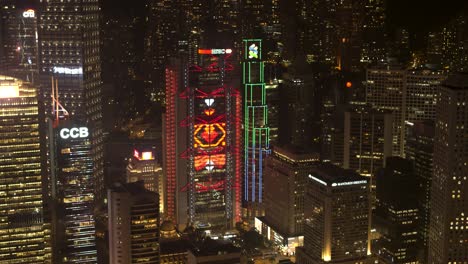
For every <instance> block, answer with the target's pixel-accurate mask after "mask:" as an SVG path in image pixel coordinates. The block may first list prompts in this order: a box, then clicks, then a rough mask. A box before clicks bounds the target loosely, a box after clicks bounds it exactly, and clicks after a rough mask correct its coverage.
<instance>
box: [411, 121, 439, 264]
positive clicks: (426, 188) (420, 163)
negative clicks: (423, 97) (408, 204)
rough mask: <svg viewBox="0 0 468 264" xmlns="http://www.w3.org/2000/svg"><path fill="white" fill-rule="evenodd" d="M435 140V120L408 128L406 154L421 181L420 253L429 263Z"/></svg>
mask: <svg viewBox="0 0 468 264" xmlns="http://www.w3.org/2000/svg"><path fill="white" fill-rule="evenodd" d="M434 140H435V139H434V121H426V122H415V123H414V124H413V125H412V126H410V127H409V129H408V134H407V137H406V146H405V154H406V158H407V159H410V160H412V161H413V166H414V174H415V175H416V177H417V181H418V183H419V186H418V190H417V194H418V199H417V200H418V205H419V207H418V210H419V217H420V222H419V223H420V224H419V229H418V235H419V241H421V250H422V253H421V254H418V255H419V257H420V261H421V263H427V242H428V239H429V237H428V234H429V221H430V210H431V185H432V174H433V165H434V161H433V153H434Z"/></svg>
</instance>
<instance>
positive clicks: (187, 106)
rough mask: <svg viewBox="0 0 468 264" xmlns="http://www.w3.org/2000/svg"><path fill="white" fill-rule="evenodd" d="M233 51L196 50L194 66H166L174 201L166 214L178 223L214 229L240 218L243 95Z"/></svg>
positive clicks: (169, 182)
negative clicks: (197, 56)
mask: <svg viewBox="0 0 468 264" xmlns="http://www.w3.org/2000/svg"><path fill="white" fill-rule="evenodd" d="M232 53H233V51H232V50H231V49H200V50H198V54H199V56H200V60H199V61H200V64H199V65H187V64H184V63H180V62H179V63H175V64H174V65H175V66H174V67H169V68H168V69H167V70H166V114H165V118H164V122H165V124H164V127H165V128H164V130H165V131H164V134H165V136H164V140H165V141H164V142H165V145H166V146H165V149H164V151H165V155H166V159H165V161H164V164H165V170H166V178H167V179H166V183H167V185H166V186H167V187H166V188H167V193H168V196H169V195H170V194H169V193H173V195H174V200H175V201H174V205H175V206H174V207H173V209H171V208H169V204H170V203H171V199H172V198H170V197H168V198H167V200H168V207H167V212H168V215H170V214H171V212H173V214H174V216H175V217H173V218H174V219H176V221H177V222H178V224H179V225H181V224H185V223H181V221H186V223H188V224H193V225H194V226H195V227H199V228H207V229H214V230H216V229H218V230H219V229H225V228H231V227H232V226H233V224H234V222H236V221H240V215H241V194H240V185H241V178H240V177H241V172H242V161H241V148H240V147H241V146H242V142H241V136H242V130H241V123H240V122H241V121H240V120H241V115H242V112H241V111H242V109H241V104H242V99H241V96H240V94H239V91H238V88H237V87H236V84H237V83H238V79H236V78H234V76H235V74H234V66H233V64H232V62H231V56H232ZM181 87H183V89H181ZM179 91H181V92H179ZM176 95H177V96H176ZM182 113H184V114H185V117H184V118H179V116H180V115H181V114H182ZM179 120H180V121H179ZM182 146H184V147H185V149H184V150H183V151H181V147H182ZM185 202H186V206H185V207H184V204H185ZM184 209H185V214H186V215H185V216H184Z"/></svg>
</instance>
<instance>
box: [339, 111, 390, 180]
mask: <svg viewBox="0 0 468 264" xmlns="http://www.w3.org/2000/svg"><path fill="white" fill-rule="evenodd" d="M392 128H393V115H392V113H390V112H385V111H379V110H375V109H372V108H371V107H368V106H356V107H353V109H350V110H348V111H346V112H345V113H344V140H343V143H344V149H343V168H345V169H352V170H354V171H356V172H357V173H359V174H361V175H363V176H367V177H371V176H374V175H375V173H376V172H377V170H379V169H381V168H383V167H384V164H385V158H387V157H390V156H392V146H393V145H392Z"/></svg>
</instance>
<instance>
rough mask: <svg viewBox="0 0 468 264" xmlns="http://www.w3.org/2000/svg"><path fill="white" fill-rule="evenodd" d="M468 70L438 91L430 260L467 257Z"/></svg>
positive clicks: (453, 261) (453, 260)
mask: <svg viewBox="0 0 468 264" xmlns="http://www.w3.org/2000/svg"><path fill="white" fill-rule="evenodd" d="M467 128H468V74H466V73H465V74H457V75H453V76H450V77H448V78H447V80H446V81H445V82H443V83H442V84H441V86H440V87H439V91H438V94H437V106H436V119H435V137H434V138H435V141H434V156H433V157H434V166H433V176H432V187H431V202H430V204H431V213H430V215H431V217H430V223H429V244H428V253H429V256H428V263H430V264H436V263H437V264H438V263H460V262H465V261H466V260H467V259H468V247H467V241H468V229H467V228H466V226H467V222H468V180H467V175H468V137H467V134H466V133H467Z"/></svg>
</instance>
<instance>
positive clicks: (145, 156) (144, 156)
mask: <svg viewBox="0 0 468 264" xmlns="http://www.w3.org/2000/svg"><path fill="white" fill-rule="evenodd" d="M133 157H135V158H137V159H138V160H154V155H153V152H152V151H143V152H141V153H140V152H139V151H138V150H136V149H135V150H133Z"/></svg>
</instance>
